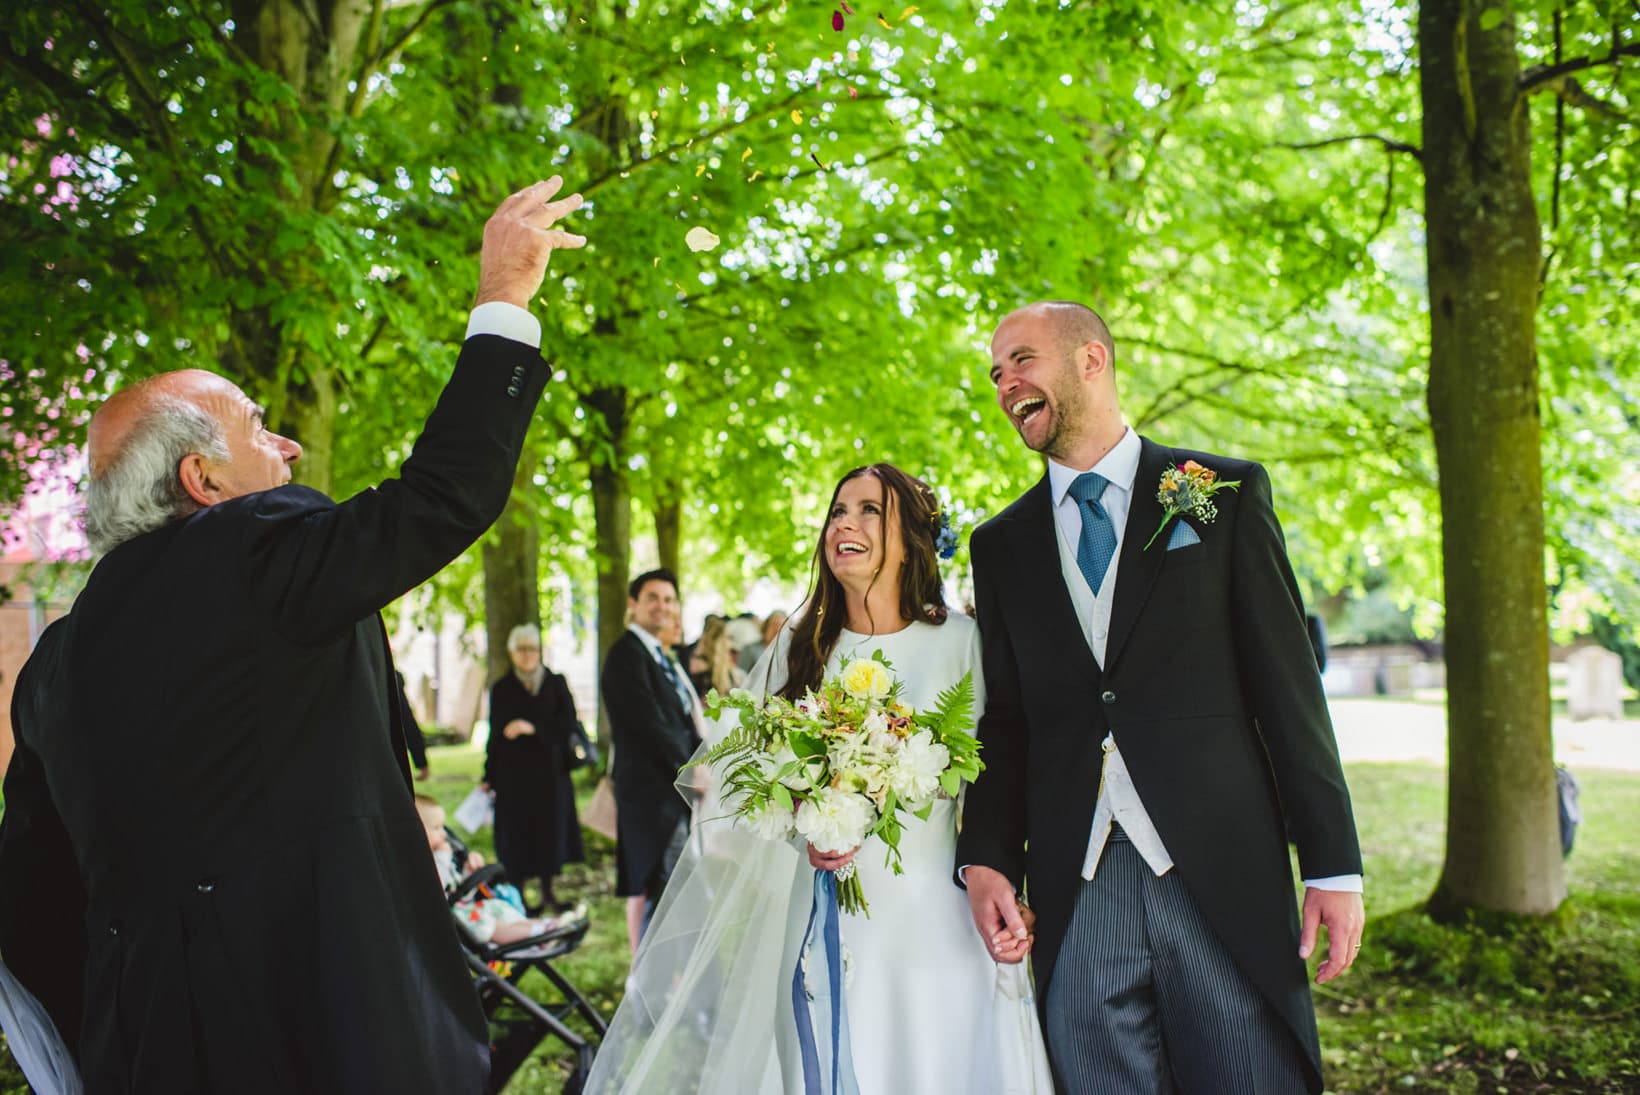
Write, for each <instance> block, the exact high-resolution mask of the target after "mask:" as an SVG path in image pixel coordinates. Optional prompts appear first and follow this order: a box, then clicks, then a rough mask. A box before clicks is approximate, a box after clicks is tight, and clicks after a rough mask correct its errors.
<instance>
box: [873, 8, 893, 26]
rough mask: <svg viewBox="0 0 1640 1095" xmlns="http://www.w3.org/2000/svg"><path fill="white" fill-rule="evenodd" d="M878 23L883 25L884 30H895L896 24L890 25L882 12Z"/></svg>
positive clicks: (878, 17) (878, 16) (879, 13)
mask: <svg viewBox="0 0 1640 1095" xmlns="http://www.w3.org/2000/svg"><path fill="white" fill-rule="evenodd" d="M877 22H879V23H881V24H882V25H883V29H884V30H893V29H894V24H893V23H890V22H889V21H888V20H887V19H884V18H883V13H882V12H878V13H877Z"/></svg>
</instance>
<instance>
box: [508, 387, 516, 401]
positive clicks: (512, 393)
mask: <svg viewBox="0 0 1640 1095" xmlns="http://www.w3.org/2000/svg"><path fill="white" fill-rule="evenodd" d="M507 394H508V395H510V396H512V397H513V398H514V399H517V398H518V385H517V384H509V385H507Z"/></svg>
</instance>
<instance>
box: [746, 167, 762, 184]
mask: <svg viewBox="0 0 1640 1095" xmlns="http://www.w3.org/2000/svg"><path fill="white" fill-rule="evenodd" d="M762 177H763V169H762V168H761V167H760V168H758V169H757V170H756V171H754V172H752V177H751V178H749V179H747V180H746V181H747V182H756V181H757V180H758V179H760V178H762Z"/></svg>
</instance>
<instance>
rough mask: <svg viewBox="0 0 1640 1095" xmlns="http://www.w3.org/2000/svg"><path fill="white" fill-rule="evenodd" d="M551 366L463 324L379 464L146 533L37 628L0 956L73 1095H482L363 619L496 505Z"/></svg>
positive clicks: (474, 1028) (22, 710) (479, 1031)
mask: <svg viewBox="0 0 1640 1095" xmlns="http://www.w3.org/2000/svg"><path fill="white" fill-rule="evenodd" d="M547 375H548V370H547V368H546V366H545V364H544V363H543V362H542V361H541V358H540V354H539V352H538V351H536V350H535V349H534V348H532V347H530V346H526V345H524V344H522V343H518V342H513V341H510V340H507V339H503V338H498V337H495V336H477V337H474V338H472V339H469V340H467V342H466V344H465V346H464V348H463V350H462V353H461V358H460V361H459V362H458V364H457V366H456V368H455V371H454V373H453V375H452V376H451V378H450V381H449V384H448V386H447V387H446V388H445V390H444V393H443V395H442V396H441V397H440V399H439V402H438V406H437V408H436V409H435V410H434V412H433V414H432V416H431V417H430V418H429V419H428V421H427V425H426V428H425V430H424V431H423V433H422V435H421V438H420V440H418V441H417V443H416V446H415V450H414V452H413V453H412V455H411V456H410V457H409V458H408V459H407V460H406V461H405V462H404V465H403V467H402V469H401V472H400V478H399V479H396V480H389V481H387V482H385V483H383V484H382V485H381V486H380V487H377V488H373V489H370V490H366V491H365V492H363V493H362V494H359V495H357V496H356V497H354V498H352V499H350V500H348V501H346V502H343V503H340V504H337V503H335V502H332V501H330V500H329V499H327V498H325V497H324V496H323V495H321V494H319V493H318V492H316V491H313V490H310V489H308V488H306V487H301V486H295V485H291V486H284V487H279V488H277V489H274V490H269V491H264V492H261V493H258V494H252V495H247V496H245V497H242V498H237V499H234V500H232V501H229V502H224V503H221V504H219V505H215V506H212V507H210V508H208V509H205V510H202V511H200V512H199V513H197V514H195V515H194V516H192V517H190V518H188V519H186V520H183V521H178V522H175V523H173V524H170V525H168V526H166V527H164V528H161V529H158V530H156V531H153V532H150V533H147V534H145V535H142V536H138V537H136V538H135V539H133V540H131V541H129V542H127V543H125V544H122V545H120V546H119V547H117V548H115V549H114V550H113V551H111V552H109V554H108V555H107V556H106V557H104V558H103V559H102V560H101V561H100V562H99V563H98V564H97V566H96V568H95V569H94V570H93V571H92V574H91V577H90V580H89V582H88V583H87V585H86V587H85V590H84V591H83V592H82V593H81V594H80V596H79V598H78V600H76V602H75V604H74V608H73V610H72V611H71V612H70V613H69V615H68V616H66V617H65V618H63V619H62V620H60V621H58V622H57V623H56V624H54V625H52V627H51V628H50V629H49V630H48V631H47V632H46V634H45V635H44V636H43V637H42V639H41V641H40V644H39V647H38V649H37V650H36V651H35V653H34V655H33V657H32V658H30V660H29V662H28V664H27V666H25V668H24V671H23V674H22V675H21V676H20V678H19V680H18V686H17V698H16V701H15V704H14V711H15V722H14V727H15V730H16V733H17V736H18V743H17V756H16V759H15V760H14V763H13V766H12V768H11V771H10V772H9V773H8V775H7V778H6V784H5V791H6V804H7V810H6V815H5V819H4V822H3V824H0V950H3V953H4V955H5V958H6V960H7V962H8V964H13V965H15V966H16V967H17V972H18V974H19V977H20V979H22V980H23V981H24V983H25V984H27V985H29V986H30V987H31V988H34V989H35V990H36V992H37V993H38V994H41V995H43V996H45V997H46V1002H47V1003H48V1005H50V1006H51V1009H52V1011H53V1014H54V1017H55V1018H57V1019H58V1021H59V1024H60V1025H62V1026H64V1027H65V1028H66V1029H65V1030H64V1034H65V1036H66V1037H67V1038H68V1040H69V1042H70V1044H74V1043H75V1042H76V1041H77V1042H78V1050H79V1058H80V1062H81V1067H82V1070H83V1071H84V1074H85V1078H86V1086H87V1090H88V1091H92V1092H112V1091H122V1092H124V1091H129V1092H165V1093H167V1095H170V1093H178V1092H181V1093H191V1092H206V1091H211V1092H235V1093H240V1092H256V1093H262V1092H267V1093H273V1092H295V1091H302V1092H358V1091H403V1092H427V1093H435V1092H437V1093H441V1095H442V1093H448V1092H458V1093H459V1092H475V1093H476V1092H479V1091H482V1090H484V1088H485V1083H486V1074H487V1072H488V1061H489V1057H488V1042H489V1037H488V1031H487V1029H486V1024H485V1021H484V1016H483V1013H482V1011H481V1010H480V1008H479V1005H478V1000H477V997H476V994H475V992H474V989H473V986H472V982H471V979H470V977H469V975H468V973H467V971H466V968H465V966H464V963H463V961H462V957H461V952H460V950H459V944H458V943H457V940H456V936H455V930H454V925H453V924H452V922H451V918H450V913H449V909H448V907H447V906H446V904H445V902H444V896H443V893H442V892H441V889H440V886H439V881H438V877H437V873H436V870H435V868H434V865H433V861H432V857H431V853H430V851H429V849H428V846H427V838H426V835H425V833H424V831H423V829H422V827H421V824H420V822H419V821H418V819H417V816H416V812H415V809H414V806H413V804H412V801H411V795H410V789H409V781H408V776H409V773H408V769H407V768H406V767H405V761H404V741H403V736H402V734H403V730H402V727H401V726H400V725H399V716H398V714H397V711H398V703H399V693H398V685H397V682H396V680H395V678H394V673H393V666H392V661H391V658H390V656H389V652H388V648H387V641H386V639H387V636H386V632H385V631H384V629H383V627H382V622H381V618H380V616H379V615H378V610H380V609H381V608H382V607H383V606H385V605H386V604H388V603H389V602H390V601H392V600H394V599H395V598H397V597H398V596H400V595H401V594H403V593H405V592H406V591H408V590H410V589H411V588H413V587H415V586H416V585H418V584H419V583H421V582H423V581H425V580H426V579H427V578H429V577H430V576H432V574H433V573H435V572H436V571H437V570H438V569H439V568H440V567H442V566H443V565H445V564H446V563H448V562H449V561H450V560H451V559H452V558H454V557H455V556H456V555H457V554H458V553H460V552H461V551H462V550H463V549H465V548H466V547H467V546H468V545H469V544H471V543H472V542H473V541H474V539H476V538H477V537H478V535H479V534H480V533H482V532H483V531H484V529H485V528H486V527H488V526H489V525H490V523H491V522H492V521H493V520H494V519H495V517H496V516H497V515H498V514H499V513H500V512H501V509H502V506H503V505H504V504H505V502H506V499H507V495H508V492H509V490H510V488H511V485H512V479H513V469H514V466H515V464H516V462H517V460H518V455H519V452H520V450H521V447H522V444H523V439H524V435H525V431H526V428H527V427H528V424H529V421H530V418H531V415H532V413H533V411H534V407H535V404H536V402H537V399H538V397H539V396H540V394H541V390H542V388H543V387H544V385H545V383H546V378H547ZM68 895H83V898H84V915H83V918H82V917H80V916H77V915H76V913H75V910H74V908H73V907H72V906H73V898H71V897H70V896H68ZM82 970H83V979H82ZM81 1011H83V1014H84V1021H83V1023H81V1024H79V1025H78V1029H77V1031H76V1027H75V1024H74V1020H73V1016H74V1015H75V1014H76V1013H77V1012H81ZM76 1034H77V1035H78V1037H77V1038H76Z"/></svg>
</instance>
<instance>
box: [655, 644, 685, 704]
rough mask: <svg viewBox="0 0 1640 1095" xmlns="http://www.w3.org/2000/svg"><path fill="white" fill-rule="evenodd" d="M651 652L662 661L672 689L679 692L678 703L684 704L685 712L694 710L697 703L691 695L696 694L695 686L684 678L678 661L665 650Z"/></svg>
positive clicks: (663, 669) (657, 659) (662, 668)
mask: <svg viewBox="0 0 1640 1095" xmlns="http://www.w3.org/2000/svg"><path fill="white" fill-rule="evenodd" d="M650 653H651V654H653V655H655V660H656V661H657V662H660V664H661V672H662V673H665V674H666V679H667V680H669V681H671V682H672V691H674V692H676V693H677V694H678V703H680V704H681V705H682V706H683V710H684V713H685V714H688V713H690V712H691V711H693V710H694V706H695V705H694V701H693V700H692V698H691V697H692V696H693V694H694V690H695V686H694V685H692V684H690V683H689V682H688V681H687V680H685V679H684V676H683V671H682V670H681V669H680V668H679V666H678V663H677V662H675V661H673V660H672V659H671V658H669V657H667V656H666V654H665V652H664V651H661V650H651V651H650Z"/></svg>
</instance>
